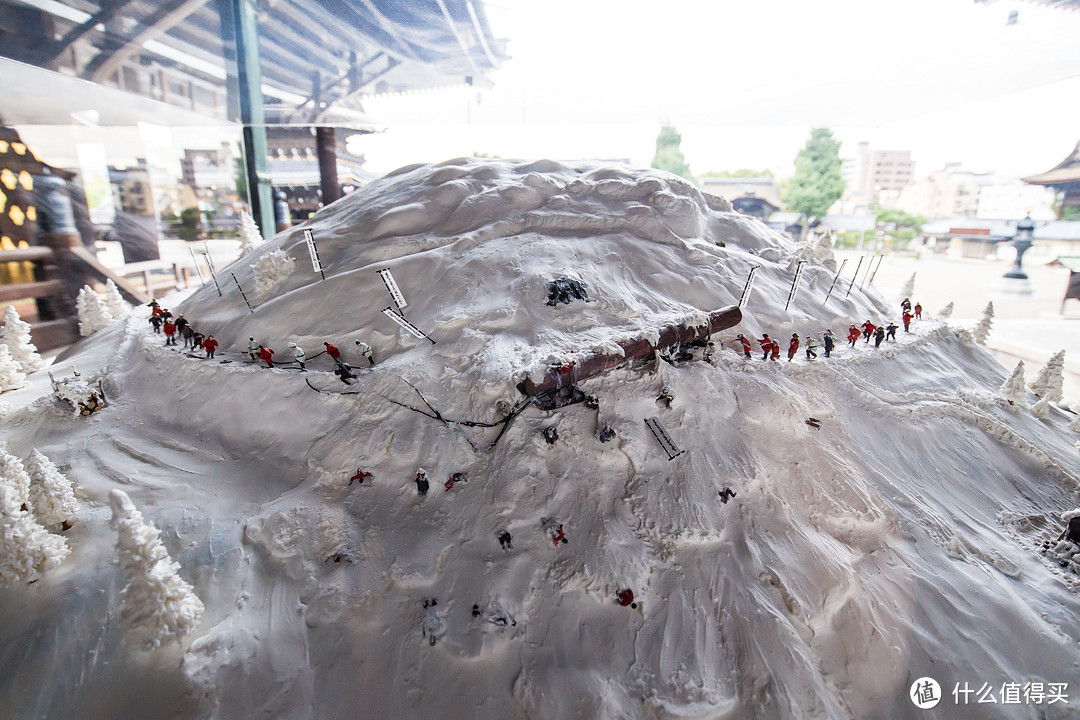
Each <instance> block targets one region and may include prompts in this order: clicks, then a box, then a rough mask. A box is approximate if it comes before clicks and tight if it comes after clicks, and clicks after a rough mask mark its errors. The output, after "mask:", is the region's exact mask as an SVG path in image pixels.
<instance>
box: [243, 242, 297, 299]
mask: <svg viewBox="0 0 1080 720" xmlns="http://www.w3.org/2000/svg"><path fill="white" fill-rule="evenodd" d="M251 269H252V270H254V271H255V295H256V296H257V297H259V298H265V297H267V296H269V295H270V293H272V292H273V291H274V288H276V287H277V286H278V285H280V284H281V283H283V282H285V279H286V278H288V277H289V275H291V274H292V271H293V270H294V269H296V261H295V260H293V259H292V258H291V257H289V256H288V255H286V254H285V253H284V252H282V251H281V249H280V248H279V249H277V250H271V251H270V252H268V253H266V254H265V255H263V256H262V257H261V258H259V259H258V260H256V261H255V264H254V265H252V266H251Z"/></svg>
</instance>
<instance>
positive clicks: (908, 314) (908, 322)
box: [901, 310, 915, 332]
mask: <svg viewBox="0 0 1080 720" xmlns="http://www.w3.org/2000/svg"><path fill="white" fill-rule="evenodd" d="M914 317H915V316H914V315H912V314H911V312H910V311H908V310H905V311H904V314H903V315H902V316H901V319H902V320H903V321H904V332H911V330H910V329H909V328H910V327H911V321H912V319H914Z"/></svg>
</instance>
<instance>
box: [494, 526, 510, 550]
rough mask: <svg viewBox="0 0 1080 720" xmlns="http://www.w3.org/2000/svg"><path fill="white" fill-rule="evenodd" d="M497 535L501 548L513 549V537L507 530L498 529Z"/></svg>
mask: <svg viewBox="0 0 1080 720" xmlns="http://www.w3.org/2000/svg"><path fill="white" fill-rule="evenodd" d="M497 537H498V539H499V547H501V548H502V549H503V550H513V549H514V539H513V537H511V536H510V531H509V530H502V531H500V532H499V534H498V535H497Z"/></svg>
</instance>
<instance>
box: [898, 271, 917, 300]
mask: <svg viewBox="0 0 1080 720" xmlns="http://www.w3.org/2000/svg"><path fill="white" fill-rule="evenodd" d="M914 294H915V273H911V277H909V278H908V280H907V282H906V283H904V287H902V288H900V297H902V298H909V297H911V296H912V295H914Z"/></svg>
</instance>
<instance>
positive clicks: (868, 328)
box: [862, 320, 877, 342]
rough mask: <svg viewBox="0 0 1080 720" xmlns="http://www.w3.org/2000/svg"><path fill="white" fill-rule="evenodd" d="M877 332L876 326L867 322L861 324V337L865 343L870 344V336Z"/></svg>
mask: <svg viewBox="0 0 1080 720" xmlns="http://www.w3.org/2000/svg"><path fill="white" fill-rule="evenodd" d="M875 330H877V325H875V324H874V323H872V322H870V321H869V320H867V321H866V322H864V323H863V324H862V336H863V338H865V342H870V336H871V335H873V334H874V331H875Z"/></svg>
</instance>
